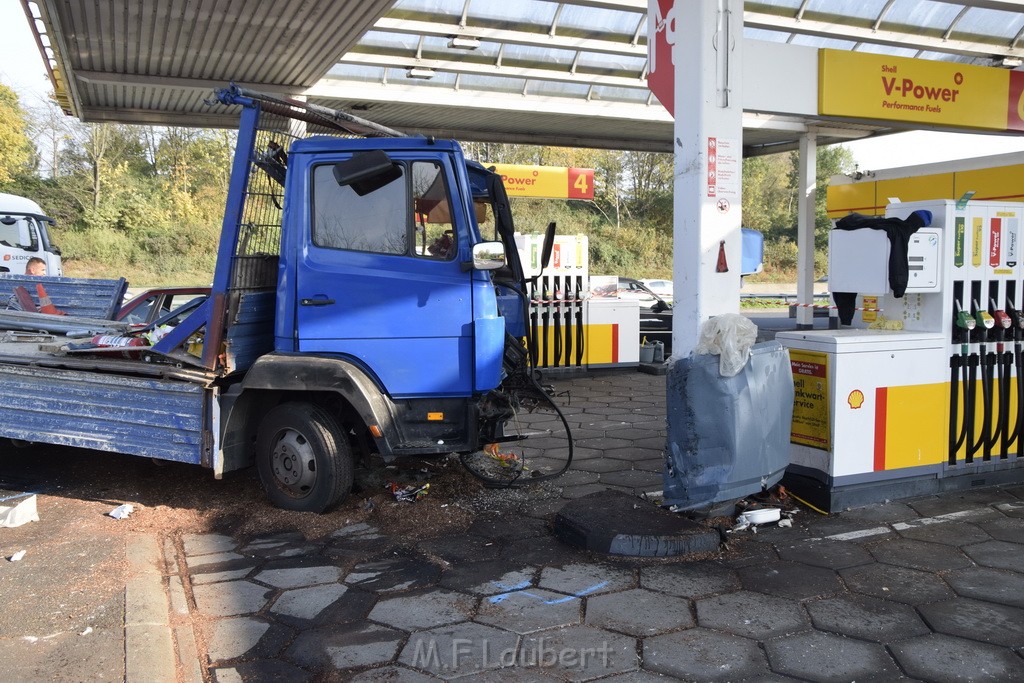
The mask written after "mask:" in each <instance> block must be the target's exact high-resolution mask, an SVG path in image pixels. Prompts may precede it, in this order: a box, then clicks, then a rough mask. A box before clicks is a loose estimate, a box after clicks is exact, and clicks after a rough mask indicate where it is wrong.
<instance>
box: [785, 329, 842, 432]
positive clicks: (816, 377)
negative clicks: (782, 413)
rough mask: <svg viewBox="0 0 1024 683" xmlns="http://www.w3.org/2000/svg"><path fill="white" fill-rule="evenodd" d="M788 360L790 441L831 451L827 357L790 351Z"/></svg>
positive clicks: (826, 355) (812, 352)
mask: <svg viewBox="0 0 1024 683" xmlns="http://www.w3.org/2000/svg"><path fill="white" fill-rule="evenodd" d="M789 359H790V364H791V366H792V368H793V426H792V428H791V431H790V441H792V442H793V443H798V444H803V445H804V446H812V447H814V448H821V449H824V450H826V451H827V450H831V448H832V429H831V425H830V421H829V405H828V404H829V390H828V354H825V353H820V352H817V351H801V350H799V349H790V350H789Z"/></svg>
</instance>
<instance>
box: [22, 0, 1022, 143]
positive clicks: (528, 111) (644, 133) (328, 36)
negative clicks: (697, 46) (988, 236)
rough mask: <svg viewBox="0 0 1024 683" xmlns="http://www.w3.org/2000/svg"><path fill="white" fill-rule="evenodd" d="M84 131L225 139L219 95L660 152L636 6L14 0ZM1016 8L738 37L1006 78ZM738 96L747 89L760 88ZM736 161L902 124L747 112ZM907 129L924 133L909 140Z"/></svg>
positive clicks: (815, 4)
mask: <svg viewBox="0 0 1024 683" xmlns="http://www.w3.org/2000/svg"><path fill="white" fill-rule="evenodd" d="M22 2H23V3H24V4H25V9H26V13H27V14H28V15H29V16H30V18H31V24H32V26H33V29H34V30H35V32H36V34H37V37H38V40H39V46H40V49H41V50H42V52H43V54H44V56H45V58H46V61H47V64H48V67H49V69H50V70H51V79H52V81H53V84H54V88H55V92H56V95H57V98H58V101H59V102H60V104H61V106H62V107H63V109H64V110H65V112H66V113H68V114H72V115H75V116H78V117H79V118H81V119H82V120H84V121H120V122H130V123H149V124H157V125H183V124H184V125H195V126H211V127H217V126H231V125H233V124H234V121H235V115H234V114H233V113H231V112H228V111H227V110H226V109H225V108H224V107H222V106H220V105H212V106H211V105H209V104H207V103H206V102H205V100H207V99H209V98H210V93H211V90H212V89H214V88H217V87H221V86H223V85H225V84H226V83H228V82H229V81H235V82H238V83H240V84H243V85H245V86H247V87H250V88H253V89H258V90H263V91H267V92H271V93H276V94H284V95H291V96H305V97H307V98H308V99H309V100H310V101H312V102H315V103H318V104H321V105H325V106H329V107H335V108H341V109H346V110H350V111H352V112H353V113H357V114H359V115H361V116H364V117H366V118H369V119H371V120H373V121H376V122H378V123H381V124H384V125H387V126H390V127H393V128H397V129H400V130H404V131H407V132H420V133H425V134H431V135H436V136H443V137H455V138H458V139H462V140H480V141H503V142H528V143H534V144H555V145H570V146H592V147H605V148H614V149H638V150H654V151H670V149H671V145H670V141H671V139H672V125H673V124H672V119H671V117H670V115H669V114H668V112H666V111H665V109H664V107H662V106H661V104H660V103H659V102H658V100H657V99H656V98H655V97H654V96H653V95H652V94H651V92H650V90H649V89H648V86H647V80H646V79H647V75H648V71H649V63H648V58H647V35H648V22H649V18H648V4H647V0H572V1H566V2H556V1H551V0H516V2H508V1H507V0H398V1H397V2H395V1H394V0H332V1H331V2H327V1H322V2H303V3H297V2H272V1H270V0H261V1H259V2H240V1H238V0H199V1H198V2H188V3H186V2H182V1H180V0H179V1H176V2H160V3H156V2H142V3H139V2H133V1H130V0H114V1H112V2H104V3H95V2H85V1H84V0H61V1H60V2H58V1H57V0H38V1H33V0H22ZM1022 9H1024V5H1022V3H1021V2H1020V1H1018V0H967V1H961V2H951V1H946V0H766V1H763V2H757V1H753V0H748V1H747V2H746V3H745V11H744V26H745V29H744V37H745V38H746V39H748V40H753V41H766V42H771V43H786V44H791V45H795V46H804V47H811V48H832V49H838V50H847V51H855V52H871V53H880V54H887V55H893V56H900V57H917V58H923V59H930V60H938V61H953V62H959V63H965V64H974V65H984V66H998V67H1003V68H1017V67H1019V66H1020V64H1021V60H1022V58H1024V13H1022V11H1021V10H1022ZM757 85H758V84H757V83H747V85H746V89H747V90H750V89H752V88H756V87H757ZM745 109H746V113H745V115H744V124H743V125H744V139H743V147H744V155H747V156H749V155H754V154H759V153H767V152H774V151H782V150H787V149H793V148H795V147H796V145H797V140H798V139H799V136H800V135H801V134H803V133H806V132H808V131H814V132H815V133H816V134H817V136H818V142H819V144H829V143H832V142H838V141H842V140H844V139H855V138H859V137H865V136H870V135H877V134H884V133H889V132H893V131H894V130H897V129H898V128H897V127H896V126H898V124H893V123H882V122H868V121H858V122H851V121H842V120H836V119H829V118H827V117H820V116H818V117H809V116H806V115H800V116H794V115H790V114H787V113H785V112H779V111H764V110H752V109H750V108H748V107H745ZM913 127H914V128H920V127H921V126H920V125H915V126H913Z"/></svg>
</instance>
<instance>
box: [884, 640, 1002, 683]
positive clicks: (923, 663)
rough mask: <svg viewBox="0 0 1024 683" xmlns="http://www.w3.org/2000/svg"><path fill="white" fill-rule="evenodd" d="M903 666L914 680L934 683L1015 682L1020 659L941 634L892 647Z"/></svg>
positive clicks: (991, 648)
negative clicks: (969, 682) (970, 682)
mask: <svg viewBox="0 0 1024 683" xmlns="http://www.w3.org/2000/svg"><path fill="white" fill-rule="evenodd" d="M889 649H890V650H892V653H893V656H895V657H896V661H898V662H899V663H900V666H902V667H903V669H904V670H905V671H906V672H907V673H908V674H909V675H911V676H913V677H914V678H919V679H921V680H923V681H934V682H935V683H965V682H967V681H982V680H984V681H1014V680H1019V679H1020V674H1021V663H1020V662H1021V660H1020V657H1018V656H1017V655H1015V654H1014V653H1013V652H1012V651H1011V650H1007V649H1005V648H1001V647H996V646H994V645H986V644H984V643H979V642H977V641H973V640H964V639H962V638H954V637H952V636H946V635H941V634H938V633H936V634H933V635H930V636H923V637H921V638H912V639H910V640H904V641H902V642H899V643H894V644H892V645H890V646H889Z"/></svg>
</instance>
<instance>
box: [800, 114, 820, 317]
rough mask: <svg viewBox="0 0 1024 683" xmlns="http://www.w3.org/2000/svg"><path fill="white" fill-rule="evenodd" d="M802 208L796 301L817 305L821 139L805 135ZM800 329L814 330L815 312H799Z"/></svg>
mask: <svg viewBox="0 0 1024 683" xmlns="http://www.w3.org/2000/svg"><path fill="white" fill-rule="evenodd" d="M798 175H799V193H800V194H799V197H797V200H798V202H799V207H798V209H797V220H796V229H797V236H796V248H797V268H796V272H797V275H796V277H797V280H796V300H797V303H801V304H813V303H814V222H815V214H814V205H815V200H816V199H817V197H818V181H817V176H818V136H817V134H815V133H813V132H812V133H805V134H804V135H801V136H800V172H799V174H798ZM796 327H797V329H798V330H809V329H811V328H813V327H814V309H813V308H810V307H809V306H799V307H797V309H796Z"/></svg>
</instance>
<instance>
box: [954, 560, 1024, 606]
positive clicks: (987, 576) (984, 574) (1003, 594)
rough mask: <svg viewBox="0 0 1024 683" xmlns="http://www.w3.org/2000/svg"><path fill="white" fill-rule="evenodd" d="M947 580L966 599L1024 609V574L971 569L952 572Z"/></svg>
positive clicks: (998, 570)
mask: <svg viewBox="0 0 1024 683" xmlns="http://www.w3.org/2000/svg"><path fill="white" fill-rule="evenodd" d="M945 578H946V583H948V584H949V585H950V586H952V588H953V590H954V591H956V592H957V594H958V595H961V596H963V597H965V598H975V599H977V600H985V601H987V602H995V603H998V604H1000V605H1010V606H1012V607H1024V574H1018V573H1017V572H1008V571H1003V570H1001V569H989V568H988V567H971V568H969V569H958V570H957V571H955V572H950V573H949V574H947V575H946V577H945Z"/></svg>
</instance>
